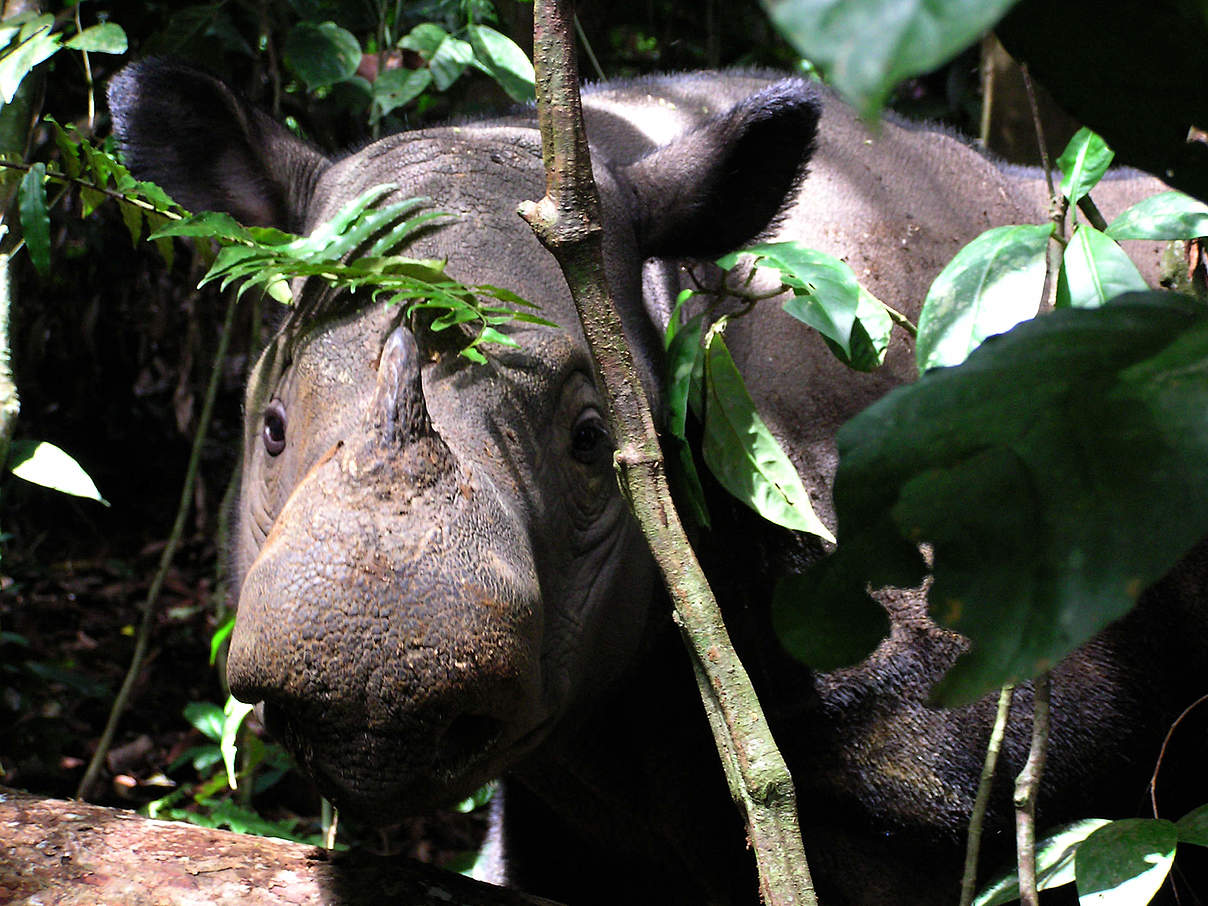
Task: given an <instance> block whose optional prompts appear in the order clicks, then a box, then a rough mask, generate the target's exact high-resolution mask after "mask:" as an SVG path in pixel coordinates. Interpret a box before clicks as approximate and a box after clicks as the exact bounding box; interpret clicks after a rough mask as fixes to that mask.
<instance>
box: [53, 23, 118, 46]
mask: <svg viewBox="0 0 1208 906" xmlns="http://www.w3.org/2000/svg"><path fill="white" fill-rule="evenodd" d="M63 46H64V47H69V48H71V49H72V50H82V51H87V52H89V53H113V54H121V53H125V52H126V32H125V31H123V30H122V27H121V26H120V25H117V24H115V23H113V22H102V23H101V24H100V25H93V26H92V27H91V28H86V29H84V30H83V31H82V32H80V33H79V34H78V35H75V36H74V37H72V38H71V39H69V40H67V41H64V42H63Z"/></svg>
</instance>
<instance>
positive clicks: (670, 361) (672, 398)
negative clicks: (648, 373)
mask: <svg viewBox="0 0 1208 906" xmlns="http://www.w3.org/2000/svg"><path fill="white" fill-rule="evenodd" d="M704 328H705V313H704V312H701V313H700V314H698V315H696V316H694V317H693V318H692V319H691V320H689V321H688V323H687V324H685V325H684V326H683V327H681V328H680V329H679V330H678V331H676V333H675V336H674V337H673V338H672V340H671V344H670V345H669V346H668V347H667V375H668V379H667V430H669V431H670V432H671V434H672V435H673V436H675V437H678V438H680V439H681V440H684V439H686V437H685V433H684V431H685V427H684V426H685V424H686V423H687V419H688V399H689V396H690V395H691V393H692V384H693V381H694V380H699V377H700V375H701V374H702V373H703V367H704V356H705V350H704V349H703V348H702V347H701V343H700V339H701V334H702V333H703V332H704Z"/></svg>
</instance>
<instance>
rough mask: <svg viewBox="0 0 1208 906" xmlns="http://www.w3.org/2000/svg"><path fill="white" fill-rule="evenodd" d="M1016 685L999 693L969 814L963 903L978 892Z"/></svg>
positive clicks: (962, 905) (965, 903) (963, 879)
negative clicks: (996, 777)
mask: <svg viewBox="0 0 1208 906" xmlns="http://www.w3.org/2000/svg"><path fill="white" fill-rule="evenodd" d="M1014 689H1015V687H1014V686H1012V685H1010V684H1009V683H1008V684H1007V685H1005V686H1003V687H1002V689H1001V690H1000V691H999V693H998V710H997V711H996V712H995V714H994V726H993V728H992V729H991V730H990V741H989V742H988V743H987V744H986V760H985V762H984V763H983V764H982V772H981V780H980V781H979V782H978V785H977V797H976V798H975V799H974V801H973V813H972V814H971V815H970V816H969V834H968V837H967V839H966V843H965V873H964V875H963V876H962V878H961V901H960V906H970V904H971V903H972V902H973V897H974V895H975V894H976V893H977V857H978V854H979V853H980V852H981V838H982V828H983V827H984V825H985V821H986V809H987V808H988V807H989V805H990V790H991V789H992V788H993V786H994V771H995V769H996V768H997V767H998V754H999V752H1001V751H1002V739H1003V736H1004V735H1005V734H1006V731H1007V718H1008V717H1009V716H1010V714H1011V698H1012V693H1013V692H1014Z"/></svg>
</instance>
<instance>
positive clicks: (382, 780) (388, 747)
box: [263, 703, 544, 826]
mask: <svg viewBox="0 0 1208 906" xmlns="http://www.w3.org/2000/svg"><path fill="white" fill-rule="evenodd" d="M263 722H264V725H265V728H266V729H267V730H268V731H269V733H270V734H271V735H272V736H273V737H274V738H276V739H277V740H278V741H279V742H280V743H281V744H282V745H283V746H284V747H285V748H286V750H287V751H289V752H290V754H291V755H293V756H294V758H295V759H296V760H297V762H298V764H299V767H301V769H302V770H303V772H304V773H306V774H307V775H308V776H309V777H310V778H311V779H312V780H313V781H314V782H315V785H316V786H317V787H318V789H319V792H320V793H321V794H322V795H323V796H324V797H325V798H327V799H328V800H330V801H331V802H332V803H333V804H334V805H335V806H336V807H337V808H338V809H339V810H340V812H341V813H342V814H344V815H347V816H349V817H351V818H353V819H355V820H358V821H364V822H366V823H369V824H372V825H375V826H386V825H391V824H397V823H398V820H399V818H401V817H406V816H412V815H422V814H426V813H430V812H432V811H434V810H436V809H439V808H442V807H447V806H449V805H452V804H454V803H456V802H458V801H460V800H462V799H465V798H467V797H468V796H470V795H471V794H473V793H474V792H475V791H476V790H478V789H479V788H480V787H482V786H483V785H484V784H485V783H487V782H488V781H491V780H494V779H496V778H498V777H499V776H500V774H502V773H503V771H504V770H506V769H507V768H508V767H510V766H511V764H513V763H514V762H515V759H516V758H517V757H519V756H520V755H521V754H522V753H524V752H527V751H528V750H530V749H531V748H532V747H533V746H534V745H535V744H536V743H537V742H538V741H539V739H540V738H541V737H543V736H544V731H543V729H542V728H540V727H539V728H536V729H534V730H532V731H530V732H528V733H524V734H520V735H519V736H518V738H513V739H509V738H508V736H509V733H508V732H507V727H506V726H505V725H504V724H503V723H502V722H501V721H499V720H498V719H496V718H493V717H490V716H487V715H478V714H463V715H459V716H458V717H456V718H455V719H454V720H453V721H451V722H450V723H449V724H448V725H447V727H445V728H444V729H443V731H441V732H436V733H434V732H432V731H431V730H430V729H427V730H425V729H420V728H415V727H411V728H408V729H406V730H403V729H398V728H392V729H389V730H386V731H381V732H378V731H373V730H365V729H364V728H361V729H359V730H356V731H351V732H350V731H347V730H341V729H339V728H333V729H329V730H328V731H327V732H324V731H323V730H322V729H321V728H320V727H319V725H318V724H317V722H316V721H314V720H312V719H309V718H306V717H301V718H300V717H297V716H294V715H291V714H290V713H288V712H287V711H285V710H284V709H282V708H280V707H277V706H274V705H273V704H271V703H265V704H264V705H263Z"/></svg>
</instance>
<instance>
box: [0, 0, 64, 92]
mask: <svg viewBox="0 0 1208 906" xmlns="http://www.w3.org/2000/svg"><path fill="white" fill-rule="evenodd" d="M6 21H7V20H6ZM54 23H55V17H54V16H52V15H51V14H50V13H46V14H45V15H41V16H38V17H36V18H33V19H28V20H25V21H23V22H22V24H21V28H20V30H19V31H18V33H17V35H16V38H15V40H13V41H10V42H9V44H8V46H7V47H5V48H4V50H3V51H2V54H0V97H3V99H4V103H6V104H11V103H12V102H13V98H14V97H16V95H17V89H18V88H20V87H21V83H22V82H23V81H24V80H25V77H26V76H27V75H29V74H30V73H31V72H32V71H33V68H34V67H35V66H37V65H38V64H39V63H41V62H42V61H43V60H46V59H48V58H49V57H52V56H54V54H55V53H56V52H57V51H58V50H59V46H60V45H59V38H60V36H59V35H57V34H52V33H51V29H52V28H53V27H54Z"/></svg>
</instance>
